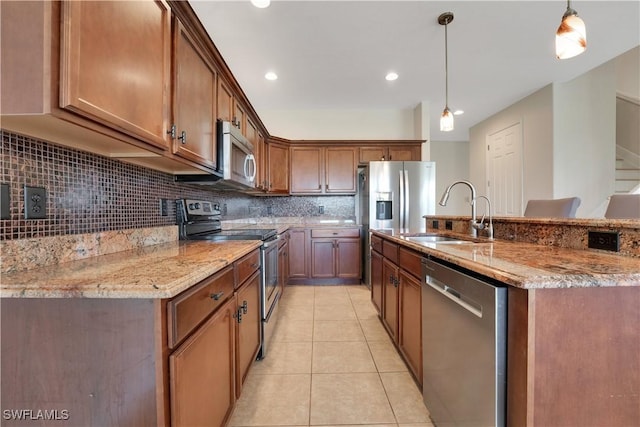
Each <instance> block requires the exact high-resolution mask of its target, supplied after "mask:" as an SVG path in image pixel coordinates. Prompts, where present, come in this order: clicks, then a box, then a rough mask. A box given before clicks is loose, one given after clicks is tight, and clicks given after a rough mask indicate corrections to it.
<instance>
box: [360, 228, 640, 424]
mask: <svg viewBox="0 0 640 427" xmlns="http://www.w3.org/2000/svg"><path fill="white" fill-rule="evenodd" d="M437 234H439V235H447V236H451V237H456V238H459V239H461V240H462V242H461V243H456V244H451V243H447V242H444V243H437V242H433V243H416V242H412V241H410V240H409V239H408V238H407V236H406V235H403V234H400V233H398V232H395V231H393V230H384V231H373V232H372V244H373V242H375V241H376V240H378V241H381V244H382V245H385V244H386V246H387V247H392V245H397V247H399V248H400V251H401V252H400V253H401V254H402V253H403V252H402V251H404V253H405V257H404V260H403V258H402V255H401V256H400V262H396V263H395V264H393V262H391V261H388V260H387V258H384V261H385V262H387V265H389V266H390V267H389V269H390V270H389V269H388V270H385V271H394V270H393V268H396V269H397V270H395V271H397V273H395V274H391V276H392V277H400V280H399V281H398V280H395V282H396V283H398V282H399V283H400V286H399V290H398V291H395V289H394V288H396V289H397V288H398V286H394V284H393V283H391V282H394V280H390V281H387V280H386V279H387V274H383V275H382V277H381V278H382V280H383V282H382V288H383V289H376V286H375V285H374V283H373V282H372V292H373V294H372V296H373V298H374V300H375V299H376V298H378V299H380V298H381V297H382V298H383V299H384V296H383V295H385V293H386V294H389V292H387V291H386V289H393V291H392V293H391V295H397V297H396V296H393V297H392V298H397V301H393V302H392V303H393V304H395V305H396V307H397V308H396V310H397V314H394V313H393V310H386V311H382V315H381V317H383V321H384V320H385V319H384V314H385V313H386V312H390V313H391V315H390V318H391V322H392V321H393V320H394V319H397V320H395V321H396V322H398V339H397V340H396V343H397V344H398V346H399V349H400V350H401V352H402V353H403V355H404V356H405V360H408V361H410V360H411V356H412V355H411V350H412V348H411V347H410V346H405V349H404V351H403V347H402V340H403V337H404V336H414V337H418V336H420V333H419V332H416V331H415V328H419V327H420V326H419V324H418V323H417V321H416V320H415V316H413V317H412V316H411V315H409V314H407V313H405V312H404V311H403V301H404V303H406V304H411V301H412V299H411V298H405V299H404V300H403V297H402V293H403V284H407V286H404V288H406V289H407V292H408V293H409V295H411V291H412V287H411V286H410V284H411V282H412V280H410V279H411V277H412V274H411V270H412V265H411V264H412V263H411V262H410V260H411V259H412V258H410V257H409V256H408V255H411V254H413V255H414V258H413V259H417V258H418V257H432V258H435V259H438V260H441V261H444V262H446V263H448V264H449V265H450V266H452V267H454V268H455V269H458V270H460V271H462V272H464V273H467V274H470V275H474V276H477V277H482V278H485V279H487V280H490V281H492V282H494V283H501V284H502V286H506V287H507V292H508V298H507V299H508V308H507V343H506V346H507V391H506V393H507V413H506V420H507V425H509V426H560V425H562V426H602V425H607V426H621V427H622V426H624V427H626V426H631V425H638V423H639V422H640V404H639V402H640V395H639V394H638V390H640V373H639V371H638V366H640V310H638V307H639V306H640V268H639V266H638V259H637V258H634V257H628V256H620V255H616V254H608V253H602V252H595V251H586V250H577V249H568V248H560V247H554V246H544V245H535V244H531V243H521V242H511V241H504V240H495V241H489V240H486V239H481V238H478V239H471V238H470V237H469V236H467V235H462V234H459V233H452V232H448V233H443V232H438V233H437ZM382 248H384V246H382ZM374 250H375V248H374ZM380 253H382V252H380ZM391 253H392V254H395V253H394V252H391ZM373 255H374V252H372V256H373ZM393 256H394V255H391V258H393ZM407 260H409V262H407ZM414 264H415V262H414ZM394 265H395V267H394ZM414 271H415V268H414ZM372 277H373V274H372ZM413 277H414V279H413V282H415V278H416V277H417V276H416V275H415V274H413ZM387 282H388V283H387ZM393 292H395V294H394V293H393ZM384 304H385V302H384V301H383V303H382V305H383V307H384ZM411 307H412V308H411V312H415V311H416V310H421V309H422V308H421V307H416V306H415V304H413V305H411ZM385 308H386V307H385ZM403 321H404V324H403ZM387 329H389V327H388V328H387ZM428 345H429V343H422V346H423V347H424V348H426V346H428ZM420 348H422V347H420ZM413 359H414V360H416V359H419V357H418V356H416V355H413ZM414 365H416V364H415V363H414ZM419 369H421V367H420V366H416V369H414V370H413V371H414V375H416V376H418V373H419V372H421V371H420V370H419Z"/></svg>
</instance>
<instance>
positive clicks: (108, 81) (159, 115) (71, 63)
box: [60, 1, 171, 148]
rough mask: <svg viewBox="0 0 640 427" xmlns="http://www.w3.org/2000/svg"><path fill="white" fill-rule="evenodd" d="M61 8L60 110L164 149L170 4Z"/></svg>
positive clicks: (77, 4)
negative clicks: (78, 115) (70, 112)
mask: <svg viewBox="0 0 640 427" xmlns="http://www.w3.org/2000/svg"><path fill="white" fill-rule="evenodd" d="M62 6H63V11H62V14H63V15H62V19H63V23H64V25H63V26H62V37H61V40H60V49H61V70H60V71H61V72H60V106H61V107H63V108H66V109H69V110H72V111H74V112H76V113H78V114H81V115H83V116H85V117H89V118H91V119H93V120H96V121H98V122H100V123H102V124H105V125H107V126H109V127H111V128H113V129H116V130H119V131H122V132H125V133H127V134H129V135H131V136H133V137H136V138H138V139H141V140H143V141H146V142H148V143H150V144H153V145H155V146H157V147H160V148H167V147H168V146H169V136H168V135H167V130H168V129H169V105H170V104H169V103H170V99H169V95H170V92H169V87H170V84H171V10H170V9H169V6H168V5H167V4H166V3H165V2H164V1H130V2H126V1H113V2H108V1H67V2H63V3H62Z"/></svg>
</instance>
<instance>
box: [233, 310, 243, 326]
mask: <svg viewBox="0 0 640 427" xmlns="http://www.w3.org/2000/svg"><path fill="white" fill-rule="evenodd" d="M233 318H234V319H236V320H237V321H238V323H242V307H240V308H238V311H236V312H235V313H234V314H233Z"/></svg>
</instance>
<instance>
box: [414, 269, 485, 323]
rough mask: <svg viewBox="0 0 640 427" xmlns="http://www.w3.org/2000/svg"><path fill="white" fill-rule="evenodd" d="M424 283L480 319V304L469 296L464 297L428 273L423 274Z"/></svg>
mask: <svg viewBox="0 0 640 427" xmlns="http://www.w3.org/2000/svg"><path fill="white" fill-rule="evenodd" d="M425 283H426V284H427V285H428V286H429V287H431V288H432V289H434V290H435V291H437V292H438V293H440V294H442V295H444V296H445V297H447V298H449V299H450V300H451V301H453V302H454V303H456V304H458V305H459V306H460V307H462V308H464V309H465V310H467V311H469V312H471V313H472V314H474V315H476V316H478V317H479V318H481V319H482V305H480V304H478V303H476V302H475V301H473V300H472V299H470V298H467V297H465V295H464V294H462V293H460V292H459V291H457V290H455V289H454V288H452V287H451V286H448V285H446V284H444V283H442V282H441V281H440V280H438V279H434V278H433V277H432V276H430V275H428V274H427V275H425Z"/></svg>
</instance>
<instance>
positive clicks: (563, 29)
mask: <svg viewBox="0 0 640 427" xmlns="http://www.w3.org/2000/svg"><path fill="white" fill-rule="evenodd" d="M586 49H587V29H586V27H585V25H584V21H583V20H582V19H580V17H578V12H576V11H575V10H573V9H572V8H571V3H570V1H569V0H567V11H566V12H565V13H564V15H563V16H562V22H561V23H560V27H558V31H556V56H557V57H558V59H567V58H573V57H574V56H577V55H580V54H581V53H582V52H584V51H585V50H586Z"/></svg>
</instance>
